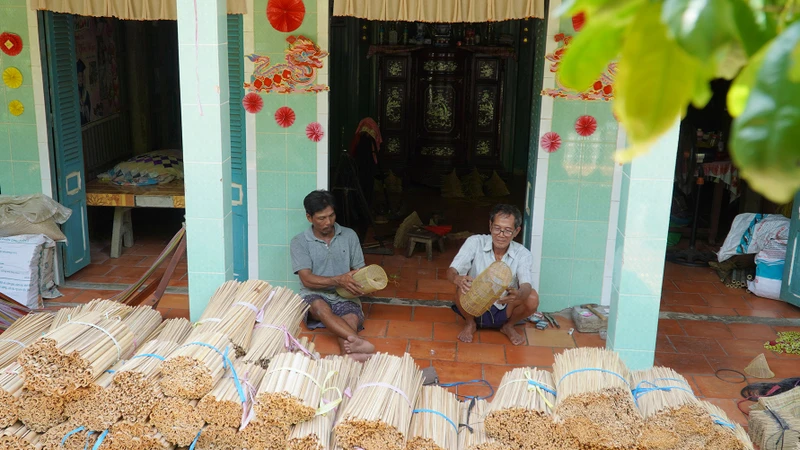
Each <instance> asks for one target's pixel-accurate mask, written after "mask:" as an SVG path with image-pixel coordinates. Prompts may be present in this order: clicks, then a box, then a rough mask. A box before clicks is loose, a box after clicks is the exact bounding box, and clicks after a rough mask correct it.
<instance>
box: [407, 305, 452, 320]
mask: <svg viewBox="0 0 800 450" xmlns="http://www.w3.org/2000/svg"><path fill="white" fill-rule="evenodd" d="M457 317H458V316H456V313H454V312H453V310H451V309H450V308H433V307H425V306H415V307H414V315H413V317H412V319H411V320H413V321H415V322H447V323H453V322H455V321H456V318H457Z"/></svg>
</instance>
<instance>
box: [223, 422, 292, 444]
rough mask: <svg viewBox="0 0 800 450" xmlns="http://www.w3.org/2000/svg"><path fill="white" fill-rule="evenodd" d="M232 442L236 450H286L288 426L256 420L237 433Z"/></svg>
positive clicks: (281, 423)
mask: <svg viewBox="0 0 800 450" xmlns="http://www.w3.org/2000/svg"><path fill="white" fill-rule="evenodd" d="M236 436H237V439H236V440H235V441H234V442H235V444H236V446H235V447H234V448H235V449H236V450H238V449H251V450H255V449H259V450H286V439H287V438H288V437H289V425H287V424H286V423H283V422H275V421H272V422H263V421H259V420H258V419H256V420H255V421H254V422H251V423H250V424H248V425H247V426H246V427H245V429H244V430H241V431H239V433H238V434H237V435H236Z"/></svg>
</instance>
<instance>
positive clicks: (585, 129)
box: [575, 116, 597, 137]
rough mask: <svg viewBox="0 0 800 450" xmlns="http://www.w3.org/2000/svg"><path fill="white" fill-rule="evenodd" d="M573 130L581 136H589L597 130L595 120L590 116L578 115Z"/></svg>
mask: <svg viewBox="0 0 800 450" xmlns="http://www.w3.org/2000/svg"><path fill="white" fill-rule="evenodd" d="M575 131H577V132H578V134H580V135H581V136H584V137H585V136H591V135H593V134H594V132H595V131H597V120H596V119H595V118H594V117H592V116H580V117H578V120H577V121H575Z"/></svg>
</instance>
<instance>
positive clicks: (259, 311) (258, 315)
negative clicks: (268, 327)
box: [233, 302, 264, 323]
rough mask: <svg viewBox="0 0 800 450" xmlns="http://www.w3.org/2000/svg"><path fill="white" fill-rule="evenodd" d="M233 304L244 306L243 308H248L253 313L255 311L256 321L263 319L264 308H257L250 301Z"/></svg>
mask: <svg viewBox="0 0 800 450" xmlns="http://www.w3.org/2000/svg"><path fill="white" fill-rule="evenodd" d="M233 306H244V307H245V308H247V309H249V310H250V311H253V312H254V313H256V322H258V323H261V321H262V320H264V310H263V309H258V307H257V306H256V305H254V304H252V303H247V302H236V303H234V304H233Z"/></svg>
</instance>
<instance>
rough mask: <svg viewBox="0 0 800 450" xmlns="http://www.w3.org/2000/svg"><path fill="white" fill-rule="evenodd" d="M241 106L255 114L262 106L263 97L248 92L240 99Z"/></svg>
mask: <svg viewBox="0 0 800 450" xmlns="http://www.w3.org/2000/svg"><path fill="white" fill-rule="evenodd" d="M242 106H244V110H245V111H247V112H249V113H250V114H256V113H257V112H259V111H261V109H262V108H264V99H263V98H261V96H260V95H258V94H256V93H255V92H250V93H248V94H247V95H245V96H244V98H243V99H242Z"/></svg>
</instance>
